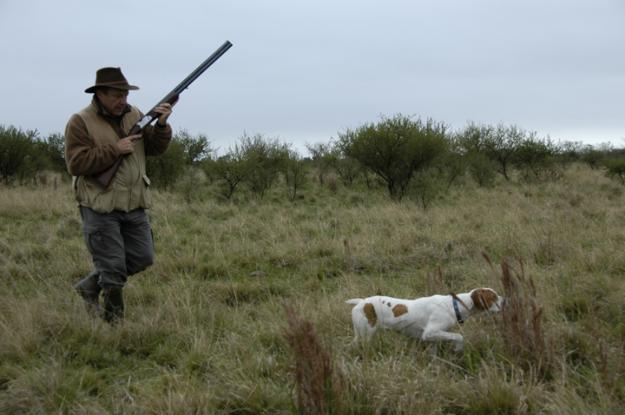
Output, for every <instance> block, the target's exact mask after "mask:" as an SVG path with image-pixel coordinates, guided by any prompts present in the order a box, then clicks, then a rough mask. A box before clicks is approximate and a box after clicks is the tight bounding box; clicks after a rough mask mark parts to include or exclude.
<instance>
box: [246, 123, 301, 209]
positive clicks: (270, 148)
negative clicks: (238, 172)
mask: <svg viewBox="0 0 625 415" xmlns="http://www.w3.org/2000/svg"><path fill="white" fill-rule="evenodd" d="M288 150H289V148H288V146H287V145H285V144H280V143H279V142H278V140H276V139H266V138H265V137H263V136H262V135H260V134H256V135H254V136H248V135H247V134H244V135H243V136H242V137H241V138H240V151H241V155H242V157H243V159H244V160H245V162H246V163H247V165H248V168H249V174H247V175H246V176H245V178H244V181H245V182H246V183H247V185H248V186H249V189H250V190H251V191H252V192H253V193H255V194H256V195H257V196H258V197H259V198H261V199H262V198H263V197H264V195H265V193H266V191H267V190H268V189H269V188H270V187H271V185H272V184H273V182H274V181H275V179H276V178H277V177H278V173H279V172H280V171H281V170H282V169H283V167H282V165H283V163H284V160H285V159H286V157H287V154H288Z"/></svg>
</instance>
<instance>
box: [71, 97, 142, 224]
mask: <svg viewBox="0 0 625 415" xmlns="http://www.w3.org/2000/svg"><path fill="white" fill-rule="evenodd" d="M78 115H79V116H80V118H82V120H83V121H84V123H85V125H86V127H87V131H88V132H89V136H90V137H91V138H92V139H93V141H94V142H95V145H101V144H109V143H110V144H115V143H116V142H117V141H119V139H120V138H119V136H118V135H117V133H116V132H115V130H114V129H113V127H112V126H111V125H110V124H109V123H108V122H107V121H106V120H105V119H103V118H102V117H101V116H100V115H98V109H97V106H96V105H95V104H93V103H92V104H91V105H89V106H88V107H86V108H85V109H83V110H82V111H80V112H79V113H78ZM140 118H141V114H140V112H139V110H138V109H137V108H135V107H130V112H128V113H126V114H125V115H124V116H123V117H122V129H123V130H124V131H129V130H130V128H131V127H132V126H133V125H134V124H135V122H137V121H138V120H139V119H140ZM134 143H135V149H134V152H132V153H131V154H128V155H126V156H124V158H123V161H122V163H121V165H120V167H119V170H118V171H117V173H116V174H115V177H114V178H113V181H112V182H111V184H110V185H109V187H108V188H106V189H103V188H102V186H100V185H99V184H98V183H97V182H95V181H94V180H92V179H91V178H90V177H88V176H79V177H76V178H75V181H74V189H75V193H76V200H77V201H78V203H79V204H80V206H86V207H89V208H91V209H93V210H95V211H96V212H99V213H108V212H111V211H113V210H120V211H124V212H130V211H132V210H135V209H138V208H144V209H147V208H149V207H150V206H151V203H152V201H151V197H150V193H149V189H148V187H149V185H150V180H149V179H148V177H147V175H146V173H145V148H144V143H143V139H139V140H137V141H135V142H134Z"/></svg>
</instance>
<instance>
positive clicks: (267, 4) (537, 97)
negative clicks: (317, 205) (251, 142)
mask: <svg viewBox="0 0 625 415" xmlns="http://www.w3.org/2000/svg"><path fill="white" fill-rule="evenodd" d="M226 40H230V41H231V42H232V43H233V44H234V46H233V47H232V48H231V49H230V50H229V51H228V52H227V53H226V54H225V55H224V56H222V58H221V59H220V60H219V61H217V62H216V63H215V64H214V65H213V66H212V67H211V68H209V69H208V70H207V71H206V72H205V73H204V75H202V77H200V78H199V79H198V80H197V81H196V82H195V83H194V84H193V85H191V87H190V88H189V89H188V90H187V91H185V92H184V94H183V95H182V96H181V100H180V102H179V104H178V105H176V107H175V112H174V114H173V115H172V117H171V118H170V122H171V124H172V126H173V127H174V130H175V131H176V130H179V129H182V128H184V129H186V130H188V131H189V132H190V133H192V134H194V135H197V134H203V135H205V136H207V137H208V138H209V140H210V141H211V143H212V147H214V148H219V149H221V150H222V151H225V150H227V149H228V148H229V147H230V146H232V145H233V144H234V143H235V142H236V141H237V140H238V138H239V137H241V135H243V133H244V132H247V133H248V134H256V133H260V134H263V135H264V136H266V137H269V138H277V139H279V140H280V141H281V142H286V143H292V144H293V146H294V148H296V149H298V150H302V151H301V152H302V153H305V151H303V149H304V148H305V147H304V146H305V144H306V143H309V144H313V143H317V142H328V141H329V140H330V138H331V137H337V134H338V133H339V132H342V131H345V130H346V129H348V128H351V129H353V128H356V127H358V126H360V125H362V124H363V123H366V122H372V121H378V120H379V119H380V116H381V115H388V116H392V115H394V114H397V113H402V114H405V115H414V116H415V117H421V118H428V117H432V118H434V119H435V120H436V121H442V122H445V123H447V124H448V125H449V126H450V127H451V128H452V129H461V128H462V127H464V126H465V125H466V123H467V122H469V121H473V122H476V123H484V124H497V123H504V124H507V125H509V124H516V125H518V126H520V127H522V128H524V129H527V130H531V131H536V132H538V133H539V135H540V136H542V137H546V136H547V135H549V136H550V137H551V138H552V139H554V140H561V141H581V142H584V143H589V144H598V143H603V142H612V143H613V144H614V145H616V146H619V147H623V146H625V0H411V1H409V0H384V1H383V0H377V1H374V0H343V1H341V0H314V1H298V0H290V1H287V0H265V1H261V0H257V1H252V0H247V1H243V0H220V1H209V0H205V1H200V0H194V1H191V0H188V1H185V0H169V1H161V0H150V1H143V0H135V1H123V0H109V1H104V2H94V1H87V0H55V1H51V0H0V50H1V52H2V55H1V59H2V61H1V64H0V79H1V80H2V81H0V85H1V86H0V88H1V90H0V91H1V99H0V124H4V125H14V126H17V127H21V128H23V129H37V130H39V131H40V133H41V135H42V136H44V137H45V136H47V135H49V134H51V133H55V132H63V131H64V128H65V124H66V122H67V120H68V119H69V117H70V116H71V114H72V113H74V112H76V111H78V110H79V109H81V108H83V107H84V106H86V104H88V102H89V99H90V95H87V94H85V93H84V92H83V91H84V89H85V88H87V87H89V86H91V85H93V83H94V81H95V71H96V69H98V68H100V67H103V66H120V67H121V68H122V71H123V72H124V74H125V75H126V78H127V79H128V81H129V82H130V83H131V84H134V85H138V86H139V87H140V88H141V89H140V90H138V91H134V92H131V94H130V98H129V101H130V102H131V103H132V104H134V105H136V106H138V107H139V108H140V109H142V110H143V111H147V110H149V109H150V108H151V107H152V106H153V105H154V104H156V101H158V100H159V99H160V98H162V97H163V96H164V95H165V94H166V93H167V92H169V90H171V89H172V88H173V87H174V86H175V85H177V84H178V83H179V82H180V81H181V80H182V79H183V78H184V77H186V76H187V75H188V74H189V73H190V72H191V71H192V70H193V69H195V67H196V66H197V65H198V64H200V63H201V62H202V61H203V60H204V59H206V57H208V56H209V55H210V54H211V53H212V52H213V51H214V50H215V49H216V48H217V47H219V46H220V45H221V44H222V43H223V42H224V41H226Z"/></svg>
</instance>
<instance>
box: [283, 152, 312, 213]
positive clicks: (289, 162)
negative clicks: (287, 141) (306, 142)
mask: <svg viewBox="0 0 625 415" xmlns="http://www.w3.org/2000/svg"><path fill="white" fill-rule="evenodd" d="M283 173H284V179H285V182H286V187H287V194H288V196H289V200H291V201H294V200H295V198H296V197H297V192H298V190H300V189H301V188H302V187H303V186H304V185H305V183H306V179H307V175H306V174H307V169H306V164H304V160H303V159H302V157H301V156H300V155H299V154H298V153H297V152H296V151H294V150H288V151H287V154H286V158H285V159H284V163H283Z"/></svg>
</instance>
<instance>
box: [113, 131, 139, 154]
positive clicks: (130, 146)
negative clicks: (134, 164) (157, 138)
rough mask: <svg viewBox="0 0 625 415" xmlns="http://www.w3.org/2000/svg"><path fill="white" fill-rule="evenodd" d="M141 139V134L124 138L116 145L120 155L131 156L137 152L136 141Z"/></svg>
mask: <svg viewBox="0 0 625 415" xmlns="http://www.w3.org/2000/svg"><path fill="white" fill-rule="evenodd" d="M140 138H141V134H133V135H129V136H128V137H124V138H122V139H121V140H119V141H118V142H117V144H116V146H117V149H118V150H119V152H120V154H130V153H132V152H133V151H135V141H136V140H138V139H140Z"/></svg>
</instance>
